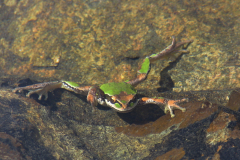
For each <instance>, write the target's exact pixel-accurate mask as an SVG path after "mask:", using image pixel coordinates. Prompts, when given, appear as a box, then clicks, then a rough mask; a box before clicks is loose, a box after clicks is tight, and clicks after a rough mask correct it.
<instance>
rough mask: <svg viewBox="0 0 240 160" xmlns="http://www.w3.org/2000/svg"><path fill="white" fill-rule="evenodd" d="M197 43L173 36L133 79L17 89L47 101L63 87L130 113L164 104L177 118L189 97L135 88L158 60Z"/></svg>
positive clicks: (93, 105) (165, 108)
mask: <svg viewBox="0 0 240 160" xmlns="http://www.w3.org/2000/svg"><path fill="white" fill-rule="evenodd" d="M192 42H193V40H191V39H190V40H185V41H180V42H177V40H176V38H175V37H174V36H173V37H172V43H171V44H170V45H169V46H168V47H166V48H165V49H164V50H162V51H160V52H157V53H154V54H151V55H150V56H146V57H145V58H144V59H143V62H142V64H141V66H140V67H139V68H140V69H139V70H138V73H137V76H136V77H135V78H133V79H131V80H127V81H124V82H110V83H106V84H102V85H99V86H98V85H93V86H80V85H79V84H78V83H75V82H72V81H65V80H60V81H52V82H43V83H37V84H33V85H28V86H24V87H16V88H15V89H13V90H12V91H13V92H15V93H16V92H22V91H23V90H27V91H29V92H28V93H27V95H26V97H30V96H31V95H32V94H37V95H38V99H39V100H41V99H42V98H43V96H44V97H45V99H44V100H47V99H48V92H50V91H53V90H55V89H58V88H63V89H65V90H68V91H71V92H74V93H76V94H80V95H84V96H86V98H87V101H88V102H89V103H90V104H91V106H92V107H95V106H97V105H98V104H100V105H102V106H106V107H110V108H112V109H114V110H115V111H117V112H120V113H127V112H130V111H132V110H133V109H134V108H135V107H136V106H139V105H146V104H155V105H158V106H164V112H165V114H167V113H168V112H169V113H170V116H171V118H173V117H175V114H174V113H173V109H179V110H181V111H182V112H185V111H186V109H185V108H183V107H181V106H179V104H178V103H180V102H184V101H186V102H187V101H188V98H183V99H178V100H172V99H167V98H164V97H154V98H151V97H141V98H137V96H136V95H137V90H136V89H135V88H136V86H137V85H139V84H140V83H142V82H143V81H144V80H146V78H147V76H148V74H149V72H150V70H151V64H152V63H153V62H155V61H157V60H160V59H164V58H166V57H168V56H170V55H172V54H176V53H180V54H184V53H189V51H188V50H187V48H188V46H189V45H190V44H191V43H192Z"/></svg>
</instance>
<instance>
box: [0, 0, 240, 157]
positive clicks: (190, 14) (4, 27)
mask: <svg viewBox="0 0 240 160" xmlns="http://www.w3.org/2000/svg"><path fill="white" fill-rule="evenodd" d="M239 5H240V3H239V2H238V1H224V0H215V1H207V0H203V1H176V0H173V1H171V2H169V1H164V0H162V1H159V0H151V1H150V0H144V1H142V0H134V1H131V0H122V1H109V0H52V1H46V0H32V1H24V0H19V1H16V0H9V1H7V0H4V1H0V29H1V32H0V68H1V70H0V84H1V90H0V109H1V113H0V119H1V123H0V126H1V127H0V156H1V157H3V156H4V157H5V159H14V158H15V159H164V158H166V159H171V158H172V159H176V158H178V159H198V158H203V159H211V158H212V159H226V158H228V159H239V158H240V156H239V148H240V146H239V144H240V143H239V105H238V104H240V102H239V101H238V99H239V96H240V95H239V90H238V88H239V87H240V82H239V79H240V73H239V72H240V69H239V66H240V61H239V51H240V48H239V46H240V45H239V44H240V39H239V37H240V36H239V33H240V29H239V28H240V19H239V17H240V10H239ZM173 35H174V36H176V37H177V39H178V40H187V39H193V40H194V42H193V43H192V44H191V45H190V46H189V47H188V50H189V51H190V52H189V53H188V54H184V55H182V56H178V55H176V56H175V57H170V58H169V59H164V60H161V61H158V62H155V63H154V64H153V65H152V70H151V72H150V73H149V76H148V79H147V80H146V81H144V82H143V83H142V84H141V85H139V86H138V87H137V89H138V90H139V93H140V94H142V95H146V96H151V97H154V96H164V97H167V98H172V99H178V98H182V97H185V98H189V99H190V102H189V103H185V104H183V105H182V106H183V107H186V108H187V111H186V112H185V113H181V112H178V111H176V117H175V118H174V119H171V118H170V116H169V115H168V114H167V115H164V113H163V111H162V110H161V109H160V108H159V107H157V106H154V105H147V106H140V107H138V108H137V109H136V110H133V111H132V112H130V113H127V114H119V113H115V112H114V111H112V110H111V109H108V108H105V107H102V106H98V107H97V108H92V107H91V106H90V105H89V104H88V103H87V101H86V97H84V96H79V95H75V94H71V93H69V92H66V91H65V92H64V91H63V90H55V91H54V92H53V93H50V94H49V100H48V101H38V100H37V97H36V96H34V95H33V96H32V97H31V98H25V93H23V94H21V95H17V94H14V93H12V92H11V91H10V90H9V89H10V88H13V87H15V86H18V85H19V84H21V85H24V84H25V85H28V84H30V83H32V82H33V83H36V82H43V81H52V80H61V79H63V80H71V81H75V82H78V83H79V84H80V85H87V84H88V85H89V84H91V85H98V84H103V83H107V82H113V81H115V82H121V81H125V80H128V79H131V78H134V77H135V76H136V74H137V72H136V71H137V70H138V66H139V64H141V62H142V60H143V58H145V56H148V55H150V54H152V53H155V52H158V51H161V50H162V49H164V48H165V47H166V46H168V45H169V44H170V43H171V36H173ZM27 78H29V79H31V81H32V82H31V81H30V82H29V79H27ZM21 80H23V81H21ZM164 91H168V92H164ZM224 106H226V107H224Z"/></svg>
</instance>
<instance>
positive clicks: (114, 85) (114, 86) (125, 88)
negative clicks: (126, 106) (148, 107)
mask: <svg viewBox="0 0 240 160" xmlns="http://www.w3.org/2000/svg"><path fill="white" fill-rule="evenodd" d="M100 89H101V90H102V91H103V92H104V93H105V94H108V95H110V96H113V95H119V94H120V93H121V92H126V93H127V94H132V95H135V94H136V93H137V91H136V89H135V88H134V87H133V86H132V85H131V84H128V83H125V82H111V83H106V84H103V85H101V86H100Z"/></svg>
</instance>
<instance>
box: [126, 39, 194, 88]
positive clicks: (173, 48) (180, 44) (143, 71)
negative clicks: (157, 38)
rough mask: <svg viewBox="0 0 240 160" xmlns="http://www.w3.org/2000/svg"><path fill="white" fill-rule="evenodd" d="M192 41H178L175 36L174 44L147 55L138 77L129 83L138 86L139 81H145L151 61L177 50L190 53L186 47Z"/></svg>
mask: <svg viewBox="0 0 240 160" xmlns="http://www.w3.org/2000/svg"><path fill="white" fill-rule="evenodd" d="M192 42H193V40H187V41H183V42H177V41H176V39H175V37H173V40H172V44H171V45H170V46H168V47H167V48H165V49H164V50H162V51H161V52H158V53H156V54H152V55H151V56H148V57H146V58H145V59H144V61H143V63H142V65H141V69H140V70H139V71H138V76H137V77H136V78H134V79H132V80H130V81H128V82H127V83H129V84H131V85H132V86H134V87H136V86H137V85H138V84H139V83H141V82H143V81H144V80H145V79H146V78H147V75H148V73H149V72H150V69H151V63H152V62H153V61H156V60H159V59H163V58H165V57H167V56H169V55H170V54H173V53H177V52H180V53H188V51H187V50H186V49H187V47H188V46H189V45H190V44H191V43H192ZM185 44H186V46H185V47H184V45H185ZM181 48H182V49H181Z"/></svg>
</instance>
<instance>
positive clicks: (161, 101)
mask: <svg viewBox="0 0 240 160" xmlns="http://www.w3.org/2000/svg"><path fill="white" fill-rule="evenodd" d="M184 101H188V99H186V98H184V99H180V100H169V99H165V98H163V97H159V98H148V97H143V98H141V99H140V101H139V104H143V105H144V104H156V105H165V108H164V113H167V112H168V111H169V112H170V115H171V118H173V117H175V115H174V113H173V108H176V109H180V110H181V111H182V112H185V111H186V109H185V108H182V107H180V106H179V105H177V103H180V102H184Z"/></svg>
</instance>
